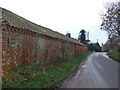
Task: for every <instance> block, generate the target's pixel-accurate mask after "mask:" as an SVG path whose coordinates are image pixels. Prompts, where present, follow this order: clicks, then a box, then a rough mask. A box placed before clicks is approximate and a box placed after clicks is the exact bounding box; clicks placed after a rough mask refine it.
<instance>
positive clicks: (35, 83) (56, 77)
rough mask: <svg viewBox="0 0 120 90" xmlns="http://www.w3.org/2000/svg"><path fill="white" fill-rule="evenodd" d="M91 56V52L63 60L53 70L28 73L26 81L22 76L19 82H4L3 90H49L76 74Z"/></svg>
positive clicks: (12, 72) (13, 73)
mask: <svg viewBox="0 0 120 90" xmlns="http://www.w3.org/2000/svg"><path fill="white" fill-rule="evenodd" d="M90 54H91V52H85V53H82V54H81V55H77V56H75V57H74V58H71V59H66V60H63V63H61V64H60V65H59V66H57V67H56V68H55V69H53V70H48V71H35V70H32V71H31V72H30V71H28V72H27V76H26V79H27V80H26V81H25V80H24V81H23V79H22V78H23V77H22V75H20V74H19V79H18V80H3V88H49V87H51V86H54V85H56V84H57V83H60V82H61V81H62V80H63V79H64V78H66V77H67V76H69V75H70V74H71V73H72V72H74V70H75V69H76V68H77V67H78V66H79V64H80V62H81V61H83V60H84V59H85V58H86V57H87V56H88V55H90ZM22 70H23V69H21V71H22ZM11 74H12V75H14V76H16V75H18V74H16V73H15V72H14V71H11Z"/></svg>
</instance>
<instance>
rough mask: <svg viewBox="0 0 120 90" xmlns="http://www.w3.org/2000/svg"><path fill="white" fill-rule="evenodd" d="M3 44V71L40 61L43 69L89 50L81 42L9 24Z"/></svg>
mask: <svg viewBox="0 0 120 90" xmlns="http://www.w3.org/2000/svg"><path fill="white" fill-rule="evenodd" d="M2 46H3V47H2V49H3V50H2V53H3V54H2V69H3V71H5V70H10V69H13V68H19V66H20V65H25V66H26V65H30V64H33V63H39V64H40V67H39V68H41V69H43V68H50V67H55V66H56V65H57V64H59V62H61V60H62V59H64V58H66V57H73V56H74V55H76V54H80V53H82V52H84V51H86V50H87V47H85V46H83V45H80V44H75V43H72V42H69V41H65V40H62V39H58V38H53V37H50V36H47V35H44V34H42V33H39V32H35V31H31V30H27V29H22V28H17V27H13V26H9V25H3V29H2Z"/></svg>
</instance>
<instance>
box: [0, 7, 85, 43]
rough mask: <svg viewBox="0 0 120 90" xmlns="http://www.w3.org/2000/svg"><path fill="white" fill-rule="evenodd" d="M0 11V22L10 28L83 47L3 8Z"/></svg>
mask: <svg viewBox="0 0 120 90" xmlns="http://www.w3.org/2000/svg"><path fill="white" fill-rule="evenodd" d="M0 9H2V19H3V20H2V21H6V22H8V24H9V25H10V26H13V27H17V28H23V29H29V30H32V31H37V32H40V33H42V34H44V35H47V36H50V37H53V38H58V39H62V40H66V41H69V42H72V43H76V44H80V45H84V44H82V43H80V42H78V41H77V40H75V39H73V38H69V37H67V36H65V35H63V34H61V33H59V32H56V31H53V30H51V29H49V28H46V27H43V26H41V25H37V24H35V23H33V22H31V21H29V20H26V19H24V18H23V17H21V16H19V15H17V14H15V13H13V12H11V11H8V10H6V9H3V8H0Z"/></svg>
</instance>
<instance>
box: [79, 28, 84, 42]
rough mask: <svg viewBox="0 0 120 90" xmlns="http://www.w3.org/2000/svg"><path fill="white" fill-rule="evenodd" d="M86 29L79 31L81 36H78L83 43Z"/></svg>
mask: <svg viewBox="0 0 120 90" xmlns="http://www.w3.org/2000/svg"><path fill="white" fill-rule="evenodd" d="M85 39H86V37H85V30H83V29H82V30H81V31H80V33H79V36H78V40H79V41H80V42H81V43H85Z"/></svg>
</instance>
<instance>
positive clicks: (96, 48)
mask: <svg viewBox="0 0 120 90" xmlns="http://www.w3.org/2000/svg"><path fill="white" fill-rule="evenodd" d="M88 49H89V50H90V51H95V52H101V47H100V45H99V43H91V44H89V46H88Z"/></svg>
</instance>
